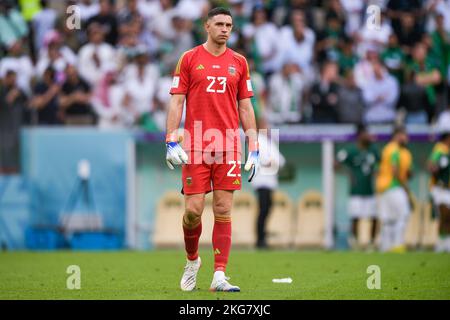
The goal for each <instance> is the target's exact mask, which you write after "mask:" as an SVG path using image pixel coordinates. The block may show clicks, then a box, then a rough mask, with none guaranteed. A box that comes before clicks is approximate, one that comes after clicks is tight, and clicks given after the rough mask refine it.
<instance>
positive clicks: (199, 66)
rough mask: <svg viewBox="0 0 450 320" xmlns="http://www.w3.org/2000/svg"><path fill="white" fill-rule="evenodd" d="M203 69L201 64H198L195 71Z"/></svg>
mask: <svg viewBox="0 0 450 320" xmlns="http://www.w3.org/2000/svg"><path fill="white" fill-rule="evenodd" d="M204 69H205V67H204V66H203V65H202V64H199V65H198V66H197V68H195V70H204Z"/></svg>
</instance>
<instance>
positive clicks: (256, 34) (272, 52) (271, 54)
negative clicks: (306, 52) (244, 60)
mask: <svg viewBox="0 0 450 320" xmlns="http://www.w3.org/2000/svg"><path fill="white" fill-rule="evenodd" d="M251 21H252V22H251V23H249V24H246V25H245V26H244V28H243V30H242V33H243V35H244V37H245V38H246V39H247V41H255V45H256V50H257V54H258V55H259V56H260V57H261V60H262V71H263V73H264V74H265V75H270V74H271V73H273V72H276V71H278V70H279V69H280V68H281V65H280V62H279V60H280V59H279V42H280V34H279V30H278V28H277V26H276V25H275V24H274V23H273V22H271V21H270V20H269V19H268V17H267V11H266V10H265V9H264V8H263V7H261V6H257V7H255V9H254V11H253V16H252V20H251Z"/></svg>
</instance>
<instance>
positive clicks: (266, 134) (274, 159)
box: [251, 117, 286, 249]
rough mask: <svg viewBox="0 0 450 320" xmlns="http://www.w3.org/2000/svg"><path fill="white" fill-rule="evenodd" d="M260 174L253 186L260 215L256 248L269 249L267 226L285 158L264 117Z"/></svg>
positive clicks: (252, 183)
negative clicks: (279, 172) (279, 173)
mask: <svg viewBox="0 0 450 320" xmlns="http://www.w3.org/2000/svg"><path fill="white" fill-rule="evenodd" d="M258 130H259V132H258V143H259V150H260V151H259V159H260V160H259V161H260V168H259V173H258V174H257V175H256V176H255V177H254V178H253V180H252V182H251V185H252V187H253V189H255V191H256V193H257V194H258V203H259V214H258V220H257V225H256V228H257V235H258V237H257V242H256V247H257V248H260V249H264V248H267V242H266V224H267V218H268V217H269V215H270V210H271V208H272V196H273V192H274V191H275V190H276V189H277V188H278V171H279V169H280V168H281V167H283V166H284V165H285V162H286V160H285V158H284V157H283V155H282V154H281V153H280V150H279V146H278V141H274V139H273V138H275V137H273V136H271V134H270V129H269V126H268V124H267V121H266V120H265V119H264V117H261V118H259V119H258Z"/></svg>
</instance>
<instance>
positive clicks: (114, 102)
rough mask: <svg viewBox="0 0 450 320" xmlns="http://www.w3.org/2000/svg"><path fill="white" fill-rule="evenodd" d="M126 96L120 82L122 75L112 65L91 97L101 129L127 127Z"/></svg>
mask: <svg viewBox="0 0 450 320" xmlns="http://www.w3.org/2000/svg"><path fill="white" fill-rule="evenodd" d="M124 97H125V89H124V87H123V84H122V83H121V82H120V75H119V73H118V71H117V70H116V69H115V66H114V65H111V66H109V67H108V68H107V71H106V72H105V75H104V76H103V78H102V79H101V80H100V82H99V83H98V84H97V86H96V88H95V89H94V93H93V95H92V98H91V103H92V106H93V108H94V110H95V112H96V114H97V116H98V127H99V128H100V129H103V130H111V129H121V128H126V127H127V125H128V122H127V121H128V117H127V114H126V111H127V110H126V109H125V108H124V107H123V105H122V102H123V100H124Z"/></svg>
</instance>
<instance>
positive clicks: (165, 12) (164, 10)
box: [149, 0, 176, 40]
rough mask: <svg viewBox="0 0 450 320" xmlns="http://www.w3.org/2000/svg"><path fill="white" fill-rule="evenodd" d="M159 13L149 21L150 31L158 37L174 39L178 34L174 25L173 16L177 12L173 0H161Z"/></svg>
mask: <svg viewBox="0 0 450 320" xmlns="http://www.w3.org/2000/svg"><path fill="white" fill-rule="evenodd" d="M157 2H159V8H158V9H157V12H158V13H157V14H156V15H155V16H154V19H153V20H152V21H149V28H150V31H152V32H153V33H155V34H156V36H157V38H158V39H161V40H172V39H174V38H175V36H176V32H175V29H174V28H173V25H172V17H173V15H174V14H175V12H176V8H175V7H174V5H173V1H172V0H159V1H157Z"/></svg>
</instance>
